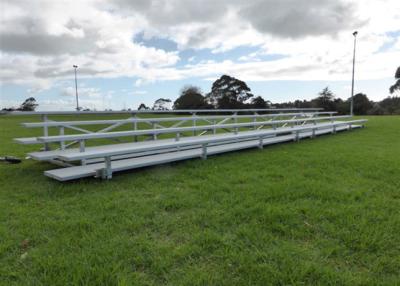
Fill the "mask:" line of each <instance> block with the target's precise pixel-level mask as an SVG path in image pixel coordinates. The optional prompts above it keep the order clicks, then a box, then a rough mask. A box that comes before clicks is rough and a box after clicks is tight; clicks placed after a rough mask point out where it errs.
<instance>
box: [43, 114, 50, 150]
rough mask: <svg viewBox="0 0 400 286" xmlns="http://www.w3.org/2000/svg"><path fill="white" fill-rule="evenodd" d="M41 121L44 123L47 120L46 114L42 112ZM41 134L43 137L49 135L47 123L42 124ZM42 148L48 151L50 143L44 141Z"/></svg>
mask: <svg viewBox="0 0 400 286" xmlns="http://www.w3.org/2000/svg"><path fill="white" fill-rule="evenodd" d="M42 121H43V122H44V123H46V122H47V121H48V120H47V115H46V114H42ZM43 135H44V136H45V137H47V136H49V127H47V125H44V126H43ZM44 150H45V151H49V150H50V144H49V143H44Z"/></svg>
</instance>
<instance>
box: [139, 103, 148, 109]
mask: <svg viewBox="0 0 400 286" xmlns="http://www.w3.org/2000/svg"><path fill="white" fill-rule="evenodd" d="M148 109H150V107H147V106H146V104H144V103H141V104H140V105H139V107H138V110H148Z"/></svg>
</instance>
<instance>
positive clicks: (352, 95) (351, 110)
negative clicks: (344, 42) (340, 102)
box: [350, 31, 358, 116]
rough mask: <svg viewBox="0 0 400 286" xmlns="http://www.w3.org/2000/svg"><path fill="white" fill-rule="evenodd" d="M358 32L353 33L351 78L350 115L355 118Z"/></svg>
mask: <svg viewBox="0 0 400 286" xmlns="http://www.w3.org/2000/svg"><path fill="white" fill-rule="evenodd" d="M357 34H358V32H357V31H354V32H353V36H354V47H353V72H352V76H351V101H350V115H351V116H353V115H354V114H353V108H354V102H353V97H354V67H355V63H356V39H357Z"/></svg>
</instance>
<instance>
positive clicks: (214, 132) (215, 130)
mask: <svg viewBox="0 0 400 286" xmlns="http://www.w3.org/2000/svg"><path fill="white" fill-rule="evenodd" d="M213 125H214V127H213V134H217V128H216V125H217V120H215V119H214V121H213Z"/></svg>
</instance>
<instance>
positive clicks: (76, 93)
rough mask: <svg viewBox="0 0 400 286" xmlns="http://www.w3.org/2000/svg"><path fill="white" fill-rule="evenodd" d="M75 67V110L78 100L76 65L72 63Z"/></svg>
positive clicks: (77, 109) (77, 107) (77, 108)
mask: <svg viewBox="0 0 400 286" xmlns="http://www.w3.org/2000/svg"><path fill="white" fill-rule="evenodd" d="M73 67H74V69H75V96H76V111H79V100H78V79H77V76H76V70H77V68H78V66H77V65H73Z"/></svg>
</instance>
